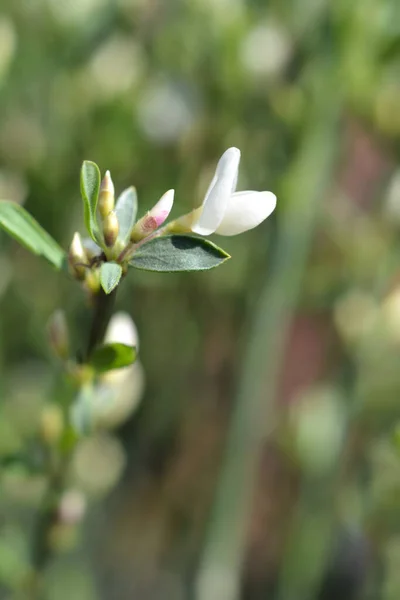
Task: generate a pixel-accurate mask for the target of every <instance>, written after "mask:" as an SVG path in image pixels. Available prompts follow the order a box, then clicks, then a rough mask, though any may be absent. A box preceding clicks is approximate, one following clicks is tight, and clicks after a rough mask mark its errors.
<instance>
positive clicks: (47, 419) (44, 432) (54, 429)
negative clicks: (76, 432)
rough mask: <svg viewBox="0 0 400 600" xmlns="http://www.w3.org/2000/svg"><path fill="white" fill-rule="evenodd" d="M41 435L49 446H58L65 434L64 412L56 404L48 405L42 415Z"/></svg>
mask: <svg viewBox="0 0 400 600" xmlns="http://www.w3.org/2000/svg"><path fill="white" fill-rule="evenodd" d="M39 427H40V435H41V438H42V439H43V441H44V442H45V443H46V444H48V445H49V446H54V444H56V443H57V442H58V441H59V439H60V437H61V435H62V432H63V428H64V418H63V414H62V410H61V408H60V407H59V406H57V405H56V404H47V405H46V406H44V408H43V409H42V413H41V415H40V425H39Z"/></svg>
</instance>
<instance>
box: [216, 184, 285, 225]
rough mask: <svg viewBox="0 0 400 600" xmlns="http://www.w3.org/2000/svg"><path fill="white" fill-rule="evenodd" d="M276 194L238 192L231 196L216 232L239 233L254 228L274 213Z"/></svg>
mask: <svg viewBox="0 0 400 600" xmlns="http://www.w3.org/2000/svg"><path fill="white" fill-rule="evenodd" d="M275 206H276V196H275V194H273V193H272V192H237V193H236V194H232V195H231V197H230V198H229V202H228V206H227V208H226V211H225V214H224V217H223V219H222V222H221V224H220V225H219V227H218V228H217V229H216V231H215V233H218V234H219V235H237V234H238V233H243V232H244V231H247V230H248V229H253V227H257V225H259V224H260V223H262V222H263V221H264V220H265V219H266V218H267V217H269V215H270V214H271V213H272V211H273V210H274V208H275Z"/></svg>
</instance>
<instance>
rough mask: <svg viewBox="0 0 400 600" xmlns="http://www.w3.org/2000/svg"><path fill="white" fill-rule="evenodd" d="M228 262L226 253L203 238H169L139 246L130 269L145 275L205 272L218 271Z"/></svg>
mask: <svg viewBox="0 0 400 600" xmlns="http://www.w3.org/2000/svg"><path fill="white" fill-rule="evenodd" d="M228 258H230V256H229V254H227V253H226V252H225V251H224V250H222V249H221V248H219V247H218V246H216V245H215V244H213V243H212V242H209V241H207V240H204V239H202V238H197V237H191V236H187V235H167V236H163V237H158V238H155V239H153V240H150V241H149V242H146V243H144V244H143V245H142V246H140V247H139V249H138V250H137V251H136V252H135V254H134V255H133V258H132V260H131V262H130V265H131V266H132V267H136V268H137V269H144V270H146V271H159V272H176V271H204V270H206V269H213V268H214V267H218V266H219V265H220V264H222V263H223V262H224V261H226V260H227V259H228Z"/></svg>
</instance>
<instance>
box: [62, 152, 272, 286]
mask: <svg viewBox="0 0 400 600" xmlns="http://www.w3.org/2000/svg"><path fill="white" fill-rule="evenodd" d="M239 163H240V151H239V150H238V148H229V149H228V150H226V152H224V154H223V155H222V156H221V158H220V160H219V162H218V165H217V168H216V171H215V174H214V177H213V179H212V181H211V183H210V185H209V188H208V190H207V193H206V195H205V197H204V200H203V202H202V204H201V205H200V206H199V207H198V208H195V209H194V210H192V211H190V212H189V213H187V214H185V215H183V216H181V217H178V218H177V219H175V220H173V221H170V222H169V223H167V224H166V225H164V222H165V221H166V219H167V218H168V216H169V214H170V212H171V209H172V206H173V203H174V190H173V189H171V190H168V191H167V192H166V193H165V194H164V195H163V196H162V197H161V198H160V200H159V201H158V202H157V203H156V204H155V206H154V207H153V208H152V209H151V210H150V211H148V212H147V213H146V214H145V215H144V216H143V217H141V218H140V219H139V220H138V221H137V222H136V223H135V222H134V220H135V216H136V193H135V191H134V190H133V191H132V189H133V188H128V190H125V192H123V193H122V194H121V196H120V197H119V198H118V200H117V202H115V196H114V184H113V182H112V179H111V175H110V172H109V171H107V172H106V174H105V176H104V178H103V180H102V181H101V184H100V186H99V194H98V201H97V214H95V215H92V217H94V221H97V224H96V231H95V233H94V232H93V231H92V228H91V230H90V234H91V235H92V238H93V239H91V240H84V241H83V242H82V240H81V238H80V236H79V234H78V233H76V234H75V235H74V238H73V240H72V244H71V247H70V251H69V264H70V270H71V272H72V274H73V275H74V276H75V277H76V278H77V279H78V280H80V281H83V282H84V283H85V285H86V287H87V288H88V289H89V290H90V291H91V292H97V291H98V289H99V287H100V281H101V278H100V275H99V271H100V269H101V265H102V263H104V262H107V261H110V262H113V263H117V264H118V265H119V266H120V267H121V268H122V271H121V269H120V273H121V272H122V273H123V274H124V273H126V270H127V265H128V264H129V261H130V260H131V259H132V257H133V256H134V254H135V252H136V250H137V249H138V248H139V246H142V245H143V244H144V243H147V242H149V241H151V240H152V239H153V238H155V237H159V236H165V235H169V234H172V235H173V234H189V235H190V234H197V235H200V236H208V235H211V234H214V233H216V234H219V235H224V236H231V235H237V234H240V233H243V232H244V231H247V230H249V229H252V228H254V227H257V225H259V224H260V223H261V222H262V221H264V220H265V219H266V218H267V217H268V216H269V215H270V214H271V213H272V212H273V210H274V208H275V206H276V196H275V195H274V194H273V193H272V192H266V191H264V192H256V191H243V192H237V191H236V184H237V180H238V171H239ZM92 165H93V163H92ZM94 166H95V165H94ZM95 168H96V169H97V172H98V168H97V167H96V166H95ZM99 179H100V175H99ZM95 212H96V211H95ZM93 240H96V242H95V241H93ZM99 267H100V269H99Z"/></svg>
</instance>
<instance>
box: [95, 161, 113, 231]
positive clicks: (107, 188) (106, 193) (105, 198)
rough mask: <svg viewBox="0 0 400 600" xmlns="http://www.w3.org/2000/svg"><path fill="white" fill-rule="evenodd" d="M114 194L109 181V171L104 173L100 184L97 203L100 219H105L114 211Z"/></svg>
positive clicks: (111, 183)
mask: <svg viewBox="0 0 400 600" xmlns="http://www.w3.org/2000/svg"><path fill="white" fill-rule="evenodd" d="M114 193H115V192H114V184H113V181H112V179H111V175H110V171H106V174H105V175H104V178H103V181H102V182H101V186H100V193H99V202H98V207H99V213H100V215H101V217H102V219H105V218H106V217H107V215H109V213H110V212H111V211H112V210H114V204H115V197H114Z"/></svg>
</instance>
